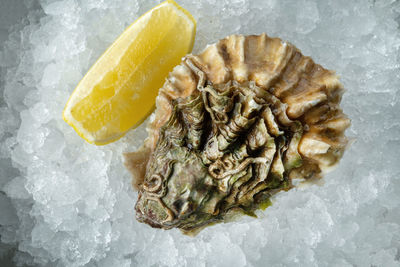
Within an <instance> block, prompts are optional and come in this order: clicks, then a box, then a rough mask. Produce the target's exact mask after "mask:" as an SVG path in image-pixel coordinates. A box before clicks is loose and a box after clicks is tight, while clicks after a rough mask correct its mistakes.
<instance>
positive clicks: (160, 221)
mask: <svg viewBox="0 0 400 267" xmlns="http://www.w3.org/2000/svg"><path fill="white" fill-rule="evenodd" d="M343 91H344V90H343V87H342V85H341V84H340V82H339V80H338V77H337V76H336V75H335V73H334V72H332V71H329V70H326V69H324V68H323V67H321V66H320V65H318V64H315V63H314V61H313V60H312V59H311V58H310V57H306V56H303V55H302V54H301V52H300V51H299V50H298V49H297V48H296V47H295V46H293V45H292V44H289V43H286V42H283V41H282V40H280V39H279V38H270V37H268V36H267V35H265V34H262V35H258V36H257V35H250V36H243V35H232V36H228V37H226V38H225V39H222V40H220V41H219V42H218V43H216V44H213V45H209V46H207V47H206V48H205V50H204V51H203V52H202V53H201V54H199V55H187V56H186V57H185V58H184V59H183V60H182V63H181V64H180V65H178V66H177V67H175V68H174V70H173V71H172V72H171V73H170V75H169V77H168V79H167V80H166V82H165V84H164V86H163V87H162V88H161V89H160V91H159V95H158V97H157V100H156V105H157V109H156V111H155V115H154V116H153V117H152V119H151V122H150V123H149V125H148V132H149V137H148V138H147V139H146V141H145V143H144V145H143V147H142V148H141V149H140V150H139V151H137V152H134V153H128V154H126V155H125V157H126V161H125V163H126V166H127V167H128V168H129V169H130V170H131V172H132V174H133V176H134V180H133V181H134V182H133V184H134V186H135V187H136V188H137V189H138V190H139V197H138V201H137V203H136V215H137V219H138V220H139V221H141V222H145V223H148V224H149V225H151V226H153V227H159V228H164V229H170V228H173V227H177V228H180V229H181V230H182V231H184V232H185V233H195V232H197V231H199V230H200V229H202V228H203V227H204V226H207V225H209V224H212V223H215V222H220V221H224V220H225V221H226V220H229V219H231V218H233V217H234V215H236V214H238V213H245V214H250V215H251V214H254V213H253V212H254V210H256V209H258V208H260V207H263V206H265V205H266V204H267V203H268V201H269V198H270V197H271V195H273V194H275V193H277V192H278V191H280V190H288V189H290V188H291V187H292V180H293V179H311V178H318V177H320V176H321V175H322V174H323V173H324V172H326V171H327V170H329V169H330V168H332V167H333V166H334V165H335V164H336V163H338V161H339V159H340V158H341V157H342V154H343V152H344V149H345V147H346V144H347V138H346V137H345V136H344V131H345V129H346V128H347V127H348V126H349V124H350V121H349V119H348V118H347V117H346V116H345V115H344V114H343V112H342V110H341V109H340V107H339V103H340V100H341V96H342V93H343Z"/></svg>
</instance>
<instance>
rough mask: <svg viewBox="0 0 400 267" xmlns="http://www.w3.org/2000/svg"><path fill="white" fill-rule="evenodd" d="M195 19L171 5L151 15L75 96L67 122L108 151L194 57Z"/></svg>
mask: <svg viewBox="0 0 400 267" xmlns="http://www.w3.org/2000/svg"><path fill="white" fill-rule="evenodd" d="M195 32H196V21H195V20H194V18H193V17H192V15H191V14H190V13H189V12H188V11H186V10H185V9H183V8H182V7H180V6H179V5H178V4H177V3H175V2H174V1H172V0H167V1H165V2H162V3H161V4H159V5H158V6H156V7H154V8H153V9H151V10H149V11H148V12H147V13H145V14H144V15H143V16H141V17H140V18H139V19H138V20H136V21H135V22H134V23H133V24H132V25H130V26H129V27H128V28H127V29H126V30H125V31H124V32H123V33H122V34H121V35H120V36H119V37H118V39H117V40H116V41H115V42H114V43H113V44H112V45H111V46H110V47H109V48H108V49H107V50H106V51H105V52H104V54H103V55H102V56H101V57H100V58H99V59H98V60H97V62H96V63H95V64H94V65H93V66H92V67H91V68H90V70H89V72H88V73H87V74H86V75H85V76H84V77H83V79H82V80H81V81H80V83H79V84H78V86H77V87H76V89H75V90H74V92H73V93H72V94H71V96H70V98H69V100H68V102H67V104H66V106H65V108H64V111H63V118H64V120H65V121H66V122H67V123H68V124H69V125H71V126H72V127H73V128H74V129H75V131H76V132H77V133H78V134H79V135H80V136H81V137H82V138H83V139H85V140H86V141H87V142H89V143H92V144H96V145H105V144H108V143H110V142H113V141H116V140H117V139H119V138H121V137H122V136H123V135H124V134H125V133H126V132H127V131H129V130H130V129H132V128H135V127H137V126H138V125H139V124H140V123H142V122H143V121H144V120H145V118H146V117H147V116H148V115H149V114H150V113H151V112H152V111H153V109H154V104H155V98H156V96H157V94H158V89H159V88H160V87H161V86H162V85H163V83H164V81H165V78H166V77H167V75H168V73H169V72H170V71H171V70H172V69H173V67H174V66H175V65H178V64H179V63H180V61H181V58H182V57H183V56H184V55H186V54H187V53H189V52H191V50H192V48H193V43H194V37H195Z"/></svg>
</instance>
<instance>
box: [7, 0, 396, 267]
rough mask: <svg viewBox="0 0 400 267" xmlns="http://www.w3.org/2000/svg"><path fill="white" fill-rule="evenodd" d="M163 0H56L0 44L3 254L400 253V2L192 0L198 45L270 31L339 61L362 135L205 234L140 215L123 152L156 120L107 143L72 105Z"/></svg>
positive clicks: (387, 261) (167, 262)
mask: <svg viewBox="0 0 400 267" xmlns="http://www.w3.org/2000/svg"><path fill="white" fill-rule="evenodd" d="M228 2H229V4H228ZM156 3H158V1H148V0H140V1H138V2H136V1H126V0H116V1H97V0H96V1H95V0H90V1H89V0H88V1H75V0H65V1H58V2H53V1H49V0H43V1H41V2H40V4H41V6H42V10H36V11H31V12H30V13H29V16H28V17H27V18H26V19H25V20H24V21H23V22H22V23H21V24H20V25H16V26H14V30H13V32H12V33H11V34H10V36H9V40H8V42H7V43H6V44H5V47H4V49H2V50H1V52H0V67H1V83H0V84H1V90H2V91H3V90H4V91H3V98H0V118H1V120H0V168H1V173H0V212H1V213H0V214H1V215H0V235H1V244H0V257H1V255H2V254H5V253H6V252H7V250H8V249H10V248H12V247H13V246H14V247H15V246H16V247H17V252H16V255H15V261H16V262H17V263H18V264H28V265H46V264H49V266H55V265H57V266H82V265H88V266H151V265H157V266H353V265H357V266H371V265H373V266H399V264H400V259H399V258H400V252H399V248H400V224H399V222H400V205H399V204H400V164H399V163H400V162H399V158H400V156H399V151H400V120H399V114H400V99H399V98H400V90H399V88H400V79H399V78H400V63H399V62H400V58H399V47H400V35H399V33H400V30H399V25H398V22H399V21H400V19H399V12H400V2H399V1H391V0H388V1H372V0H371V1H342V0H340V1H337V0H335V1H333V0H332V1H307V0H301V1H294V0H293V1H278V0H275V1H261V0H259V1H250V0H247V1H243V0H232V1H226V0H225V1H219V0H207V1H197V0H192V1H189V0H188V1H185V0H181V1H179V3H180V4H181V5H182V6H184V7H185V8H187V9H188V10H189V11H190V12H191V13H192V14H193V15H194V16H195V18H196V19H197V21H198V31H197V36H196V45H195V48H194V52H199V51H200V50H201V49H202V48H203V47H204V46H205V45H206V44H208V43H212V42H215V41H217V40H218V39H220V38H222V37H225V36H226V35H228V34H232V33H243V34H251V33H262V32H266V33H267V34H268V35H270V36H278V37H281V38H283V39H285V40H288V41H290V42H292V43H293V44H295V45H296V46H297V47H299V48H300V49H301V50H302V51H303V53H304V54H306V55H310V56H312V57H313V58H314V59H315V61H316V62H317V63H320V64H322V65H323V66H325V67H327V68H329V69H334V70H337V72H338V74H340V75H341V80H342V82H343V83H344V85H345V87H346V88H347V93H346V94H345V96H344V98H343V107H344V110H345V112H346V113H347V114H348V115H349V116H350V118H351V119H352V126H351V128H350V129H349V130H348V131H347V134H348V135H349V136H351V137H354V138H355V139H356V140H355V142H354V143H353V144H352V146H351V147H350V149H349V150H348V151H347V152H346V154H345V156H344V158H343V159H342V161H341V163H340V166H339V167H338V169H336V170H335V171H334V172H332V173H330V174H329V175H327V176H326V177H325V179H324V181H325V183H324V184H323V185H321V186H319V185H312V186H308V187H301V188H298V189H293V190H291V191H289V192H283V193H281V194H279V195H278V196H277V197H276V198H275V199H274V200H273V203H274V205H273V206H272V207H270V208H268V209H267V210H266V211H265V212H259V217H260V218H261V219H253V218H249V217H243V218H242V219H240V220H239V221H237V222H235V223H229V224H220V225H217V226H213V227H210V228H208V229H206V230H204V231H202V232H201V233H200V234H199V235H198V236H197V237H195V238H190V237H186V236H183V235H182V234H181V233H180V232H179V231H177V230H171V231H163V230H156V229H152V228H150V227H148V226H147V225H144V224H140V223H138V222H137V221H136V220H135V219H134V209H133V207H134V203H135V198H136V193H134V192H133V190H132V189H131V186H130V175H129V174H128V172H127V171H126V170H125V168H124V167H123V165H122V156H121V154H122V152H123V151H133V150H135V149H136V148H138V147H139V146H140V144H141V142H142V139H143V138H144V137H145V136H146V133H145V131H144V127H143V126H141V127H139V128H138V129H137V130H135V131H131V132H130V133H129V134H128V135H127V136H126V137H124V138H123V139H121V140H119V141H117V142H115V143H113V144H110V145H107V146H104V147H96V146H93V145H89V144H87V143H85V142H84V141H83V140H82V139H81V138H80V137H78V135H77V134H76V133H75V132H74V130H73V129H72V128H71V127H70V126H68V125H67V124H66V123H65V122H64V121H63V120H62V118H61V113H62V109H63V107H64V105H65V103H66V101H67V98H68V96H69V95H70V93H71V92H72V90H73V89H74V87H75V86H76V84H77V83H78V82H79V80H80V79H81V78H82V76H83V75H84V74H85V72H86V71H87V70H88V68H89V67H90V65H91V64H92V63H94V61H95V60H96V58H97V57H98V56H99V55H100V54H101V53H102V52H103V51H104V49H106V48H107V46H108V45H110V44H111V43H112V42H113V40H114V39H115V38H116V37H117V36H118V35H119V34H120V33H121V32H122V31H123V29H124V28H125V27H126V26H128V25H129V24H130V23H131V22H133V21H134V20H135V19H136V18H137V17H138V16H139V15H140V14H142V13H144V12H145V11H146V10H148V9H149V8H151V7H152V6H154V5H155V4H156Z"/></svg>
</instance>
